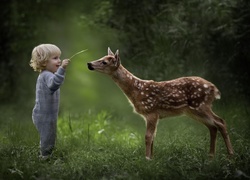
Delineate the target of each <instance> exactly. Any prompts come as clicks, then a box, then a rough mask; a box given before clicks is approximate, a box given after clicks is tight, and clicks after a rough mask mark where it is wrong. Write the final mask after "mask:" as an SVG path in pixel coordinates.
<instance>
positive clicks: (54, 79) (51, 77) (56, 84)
mask: <svg viewBox="0 0 250 180" xmlns="http://www.w3.org/2000/svg"><path fill="white" fill-rule="evenodd" d="M64 78H65V69H63V68H62V67H59V68H58V70H57V71H56V72H55V73H54V74H53V73H51V72H48V71H47V72H46V74H45V83H46V85H47V86H48V88H49V89H50V90H51V91H52V92H55V91H56V90H57V89H59V88H60V86H61V85H62V83H63V81H64Z"/></svg>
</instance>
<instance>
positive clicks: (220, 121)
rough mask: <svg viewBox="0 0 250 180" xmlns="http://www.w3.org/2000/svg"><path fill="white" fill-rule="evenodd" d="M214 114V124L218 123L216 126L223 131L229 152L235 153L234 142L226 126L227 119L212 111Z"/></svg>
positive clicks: (230, 153)
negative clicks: (232, 142)
mask: <svg viewBox="0 0 250 180" xmlns="http://www.w3.org/2000/svg"><path fill="white" fill-rule="evenodd" d="M211 112H212V111H211ZM212 116H213V119H214V124H215V125H216V127H217V128H218V130H219V131H220V133H221V135H222V137H223V139H224V141H225V144H226V147H227V152H228V154H229V155H233V154H234V152H233V147H232V144H231V141H230V138H229V135H228V132H227V127H226V123H225V121H224V120H223V119H222V118H220V117H219V116H217V115H216V114H215V113H213V112H212Z"/></svg>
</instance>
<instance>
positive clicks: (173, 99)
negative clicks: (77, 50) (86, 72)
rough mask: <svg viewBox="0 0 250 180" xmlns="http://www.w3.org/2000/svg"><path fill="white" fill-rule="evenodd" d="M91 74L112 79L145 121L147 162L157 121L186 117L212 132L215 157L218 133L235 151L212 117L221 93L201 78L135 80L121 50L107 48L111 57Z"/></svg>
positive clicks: (222, 124)
mask: <svg viewBox="0 0 250 180" xmlns="http://www.w3.org/2000/svg"><path fill="white" fill-rule="evenodd" d="M88 68H89V69H90V70H95V71H98V72H101V73H104V74H107V75H109V76H111V78H112V79H113V80H114V81H115V83H116V84H117V85H118V86H119V87H120V88H121V90H122V91H123V92H124V93H125V95H126V96H127V98H128V99H129V101H130V102H131V104H132V105H133V106H134V110H135V111H136V112H137V113H139V114H140V115H142V116H143V117H144V119H145V121H146V128H147V130H146V134H145V143H146V158H147V159H151V158H152V156H153V140H154V135H155V134H156V128H157V124H158V120H159V119H162V118H165V117H170V116H177V115H181V114H185V115H187V116H189V117H191V118H192V119H195V120H197V121H199V122H201V123H203V124H204V125H205V126H207V127H208V129H209V131H210V139H211V140H210V151H209V153H210V155H211V156H212V157H213V156H214V154H215V144H216V135H217V129H218V130H219V131H220V132H221V134H222V136H223V138H224V141H225V144H226V147H227V150H228V154H230V155H232V154H233V148H232V145H231V142H230V139H229V136H228V133H227V129H226V125H225V122H224V120H223V119H221V118H220V117H218V116H217V115H216V114H214V113H213V111H212V109H211V107H212V102H213V101H214V99H219V98H220V92H219V90H218V89H217V87H216V86H215V85H214V84H212V83H211V82H209V81H207V80H205V79H202V78H200V77H181V78H178V79H174V80H171V81H162V82H155V81H152V80H142V79H139V78H137V77H135V76H134V75H133V74H132V73H130V72H129V71H128V70H126V69H125V68H124V67H123V66H122V65H121V61H120V57H119V52H118V50H117V51H116V53H115V54H114V53H113V52H112V51H111V50H110V49H109V48H108V55H106V56H104V57H102V58H101V59H99V60H96V61H92V62H90V63H88Z"/></svg>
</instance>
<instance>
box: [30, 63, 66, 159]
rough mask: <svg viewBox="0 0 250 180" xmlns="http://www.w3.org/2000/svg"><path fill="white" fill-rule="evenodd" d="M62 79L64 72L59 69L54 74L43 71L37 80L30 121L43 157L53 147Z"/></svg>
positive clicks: (48, 153) (50, 151)
mask: <svg viewBox="0 0 250 180" xmlns="http://www.w3.org/2000/svg"><path fill="white" fill-rule="evenodd" d="M64 77H65V70H64V69H63V68H62V67H59V68H58V70H57V71H56V72H55V73H52V72H50V71H47V70H44V71H42V72H41V73H40V74H39V76H38V78H37V82H36V102H35V107H34V109H33V112H32V119H33V123H34V124H35V126H36V128H37V130H38V132H39V135H40V149H41V155H43V156H47V155H50V154H51V153H52V150H53V147H54V146H55V141H56V128H57V117H58V110H59V100H60V85H61V84H62V83H63V81H64Z"/></svg>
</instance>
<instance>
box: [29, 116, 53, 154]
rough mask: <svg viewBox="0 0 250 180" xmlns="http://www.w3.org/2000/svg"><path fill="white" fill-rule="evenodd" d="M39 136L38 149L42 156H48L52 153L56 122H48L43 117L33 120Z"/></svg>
mask: <svg viewBox="0 0 250 180" xmlns="http://www.w3.org/2000/svg"><path fill="white" fill-rule="evenodd" d="M33 122H34V124H35V126H36V128H37V130H38V132H39V135H40V149H41V155H42V156H48V155H50V154H51V153H52V150H53V148H54V146H55V141H56V120H48V119H45V118H44V117H42V118H39V119H36V120H33Z"/></svg>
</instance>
